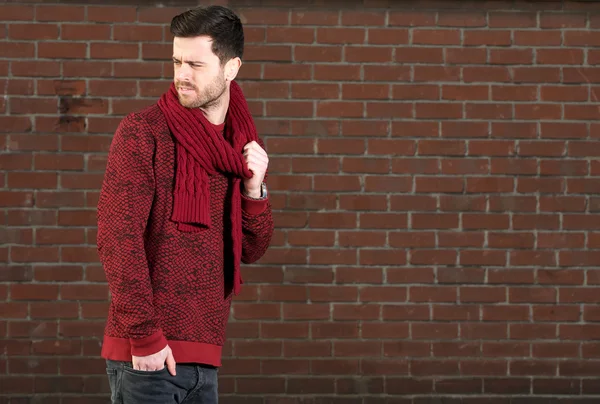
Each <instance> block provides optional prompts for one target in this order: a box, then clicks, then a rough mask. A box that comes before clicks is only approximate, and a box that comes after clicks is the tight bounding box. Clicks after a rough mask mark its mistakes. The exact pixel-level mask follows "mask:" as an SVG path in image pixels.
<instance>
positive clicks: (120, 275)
mask: <svg viewBox="0 0 600 404" xmlns="http://www.w3.org/2000/svg"><path fill="white" fill-rule="evenodd" d="M171 33H172V34H173V36H174V41H173V63H174V80H173V83H171V86H170V88H169V90H168V91H167V92H166V93H165V94H163V95H162V96H161V97H160V99H159V100H158V102H157V103H156V104H155V105H152V106H150V107H148V108H146V109H144V110H143V111H140V112H137V113H132V114H129V115H128V116H127V117H126V118H125V119H124V120H123V121H122V122H121V124H120V125H119V128H118V129H117V131H116V133H115V136H114V139H113V142H112V145H111V149H110V153H109V156H108V164H107V168H106V173H105V177H104V183H103V185H102V190H101V194H100V200H99V204H98V252H99V256H100V259H101V262H102V264H103V266H104V270H105V272H106V276H107V280H108V284H109V288H110V292H111V304H110V309H109V315H108V320H107V324H106V330H105V335H104V342H103V346H102V357H104V358H106V359H107V372H108V376H109V382H110V388H111V392H112V402H113V404H116V403H120V404H155V403H156V404H158V403H160V404H170V403H173V404H175V403H185V404H193V403H202V404H205V403H216V402H217V399H218V398H217V397H218V395H217V368H218V367H219V366H220V365H221V349H222V346H223V343H224V341H225V328H226V324H227V320H228V316H229V312H230V305H231V300H232V296H233V295H236V294H237V293H238V292H239V290H240V285H241V283H242V279H241V276H240V262H243V263H251V262H254V261H256V260H258V259H259V258H260V257H261V256H262V255H263V254H264V253H265V251H266V250H267V247H268V245H269V243H270V240H271V236H272V233H273V220H272V216H271V206H270V202H269V199H268V196H267V190H266V185H265V176H266V172H267V166H268V161H269V160H268V157H267V154H266V153H265V151H264V149H263V143H262V141H261V140H260V139H259V138H258V136H257V133H256V128H255V126H254V122H253V120H252V117H251V115H250V112H249V110H248V105H247V103H246V101H245V99H244V96H243V94H242V92H241V90H240V88H239V86H238V85H237V83H236V82H235V81H234V79H235V77H236V75H237V73H238V70H239V68H240V66H241V57H242V53H243V48H244V34H243V28H242V24H241V21H240V19H239V18H238V17H237V16H236V15H235V14H234V13H233V12H231V11H230V10H228V9H226V8H224V7H219V6H212V7H207V8H196V9H193V10H189V11H186V12H184V13H182V14H180V15H178V16H176V17H175V18H174V19H173V20H172V22H171Z"/></svg>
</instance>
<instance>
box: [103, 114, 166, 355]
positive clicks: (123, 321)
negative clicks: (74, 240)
mask: <svg viewBox="0 0 600 404" xmlns="http://www.w3.org/2000/svg"><path fill="white" fill-rule="evenodd" d="M154 149H155V145H154V139H153V137H152V131H151V128H150V126H149V124H148V123H147V122H146V121H145V120H144V119H143V118H141V117H139V116H137V115H135V114H130V115H128V116H127V117H126V118H125V119H123V121H122V122H121V124H120V125H119V127H118V128H117V130H116V132H115V135H114V137H113V140H112V143H111V147H110V151H109V154H108V161H107V166H106V172H105V174H104V181H103V184H102V189H101V191H100V197H99V201H98V242H97V246H98V254H99V257H100V261H101V263H102V265H103V268H104V271H105V273H106V278H107V281H108V287H109V290H110V293H111V300H112V303H111V310H113V311H114V314H115V317H116V318H117V319H118V321H119V323H120V325H121V326H122V327H123V329H124V330H125V333H126V334H127V335H128V336H129V340H130V344H131V353H132V355H135V356H146V355H151V354H154V353H156V352H158V351H160V350H162V349H163V348H164V347H165V346H166V345H167V340H166V338H165V337H164V335H163V333H162V330H161V329H160V326H159V324H158V322H157V316H156V315H155V312H154V304H153V292H152V285H151V282H150V275H149V270H148V261H147V257H146V251H145V243H144V233H145V230H146V224H147V221H148V217H149V215H150V209H151V206H152V201H153V199H154V186H155V183H154V169H153V159H154Z"/></svg>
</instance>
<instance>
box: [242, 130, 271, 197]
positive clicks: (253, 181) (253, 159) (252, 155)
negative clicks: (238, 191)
mask: <svg viewBox="0 0 600 404" xmlns="http://www.w3.org/2000/svg"><path fill="white" fill-rule="evenodd" d="M243 154H244V160H245V161H246V164H247V165H248V169H249V170H250V171H252V174H253V175H252V178H250V179H248V180H244V190H245V194H246V195H247V196H249V197H251V198H260V197H261V185H262V182H263V180H264V179H265V173H266V172H267V167H268V166H269V156H267V152H265V151H264V149H263V148H262V147H260V145H259V144H258V143H257V142H255V141H252V142H250V143H248V144H247V145H246V146H244V151H243Z"/></svg>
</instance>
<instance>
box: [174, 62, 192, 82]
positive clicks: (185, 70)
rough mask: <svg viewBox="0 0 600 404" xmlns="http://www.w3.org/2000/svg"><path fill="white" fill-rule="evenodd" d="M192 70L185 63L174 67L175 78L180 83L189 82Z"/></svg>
mask: <svg viewBox="0 0 600 404" xmlns="http://www.w3.org/2000/svg"><path fill="white" fill-rule="evenodd" d="M191 70H192V68H191V67H190V66H189V65H188V64H187V63H182V64H181V65H179V66H177V65H176V66H175V77H176V78H177V79H179V80H181V81H189V79H190V77H191Z"/></svg>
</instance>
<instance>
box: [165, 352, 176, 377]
mask: <svg viewBox="0 0 600 404" xmlns="http://www.w3.org/2000/svg"><path fill="white" fill-rule="evenodd" d="M175 367H176V366H175V358H174V357H173V352H171V350H170V349H169V351H168V353H167V369H168V370H169V373H170V374H171V375H172V376H175V373H176V372H175Z"/></svg>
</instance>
